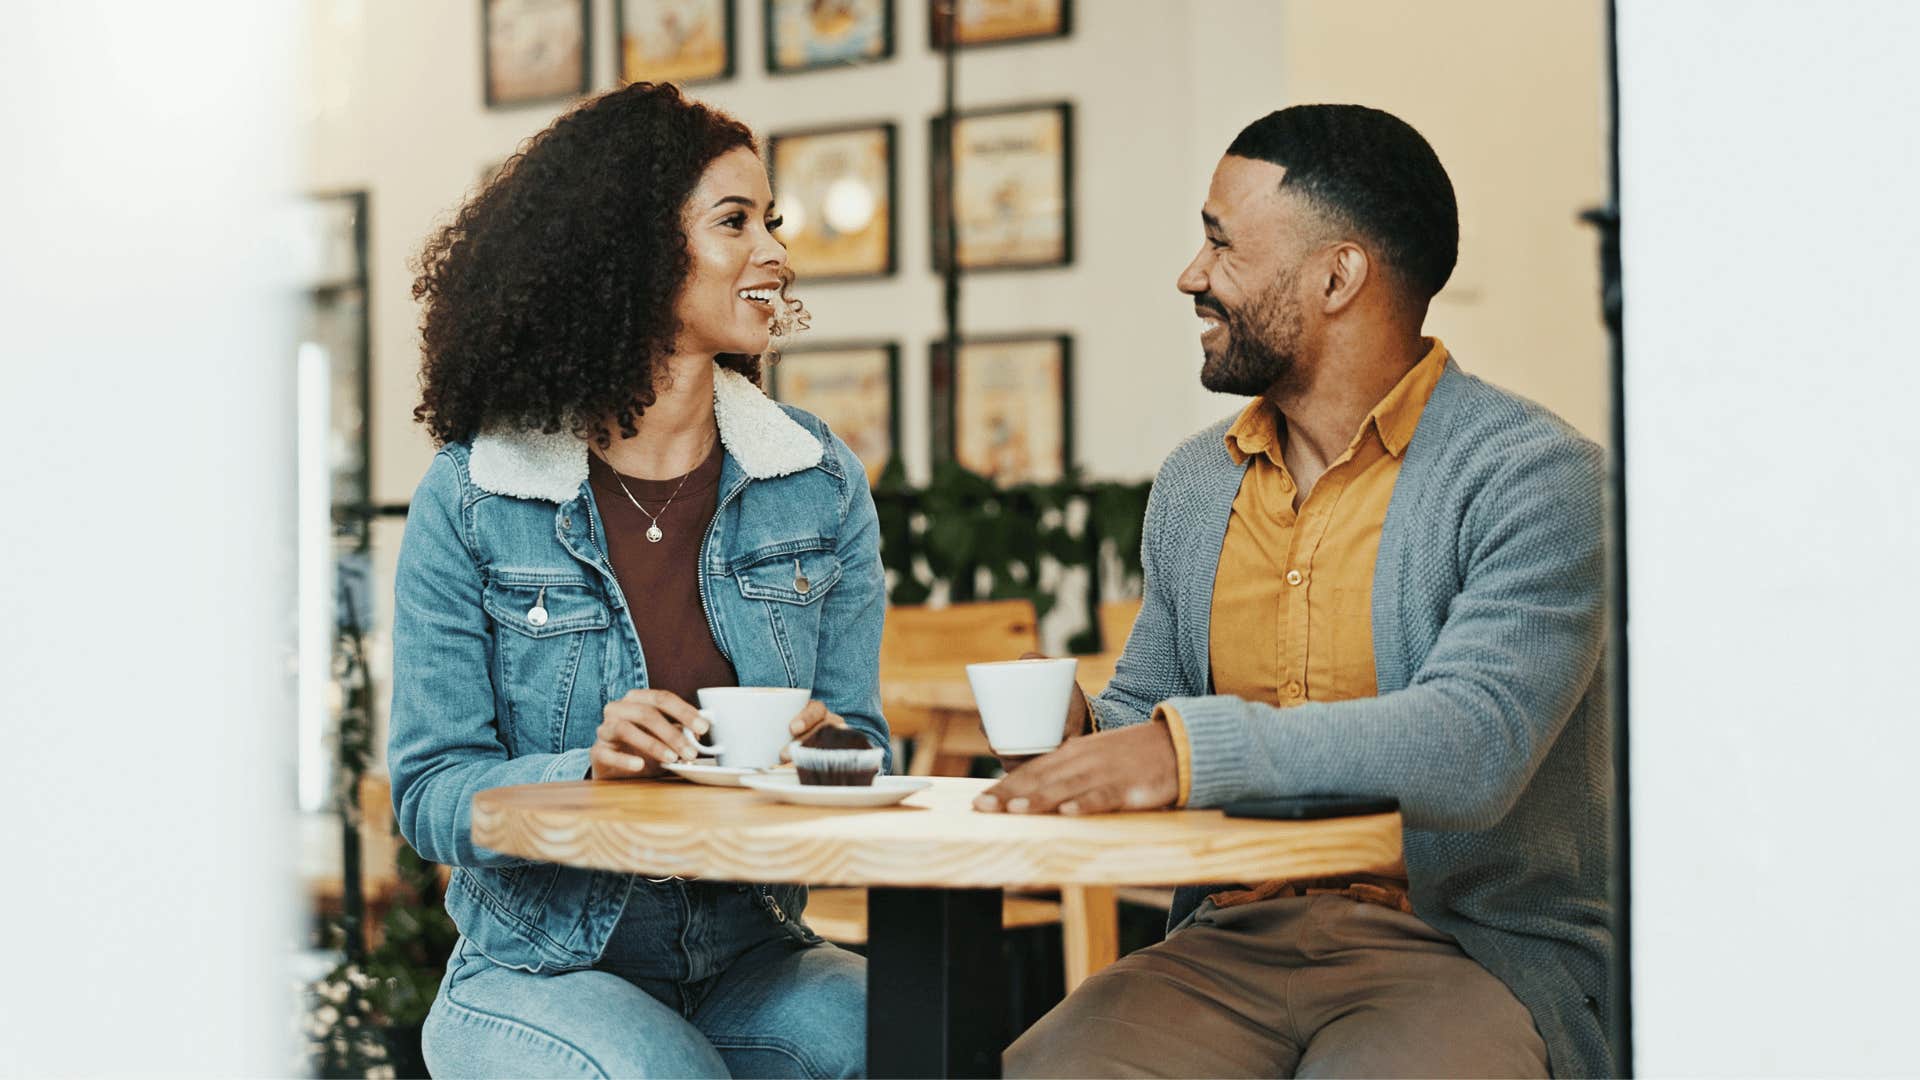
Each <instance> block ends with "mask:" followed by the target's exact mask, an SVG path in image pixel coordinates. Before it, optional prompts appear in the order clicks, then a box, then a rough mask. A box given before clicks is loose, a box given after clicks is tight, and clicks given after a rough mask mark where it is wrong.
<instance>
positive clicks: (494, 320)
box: [389, 84, 887, 1076]
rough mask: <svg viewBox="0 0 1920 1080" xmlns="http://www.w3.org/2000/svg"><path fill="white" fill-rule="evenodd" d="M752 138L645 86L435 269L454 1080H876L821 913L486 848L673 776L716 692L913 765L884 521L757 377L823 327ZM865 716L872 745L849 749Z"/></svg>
mask: <svg viewBox="0 0 1920 1080" xmlns="http://www.w3.org/2000/svg"><path fill="white" fill-rule="evenodd" d="M772 204H773V197H772V193H771V192H770V191H769V189H768V184H767V173H766V169H765V167H764V166H763V165H762V164H761V161H760V158H759V156H758V155H757V153H756V152H755V147H754V140H753V136H752V133H751V132H750V131H748V130H747V128H745V127H744V126H742V125H741V124H740V123H738V122H737V121H735V120H733V119H732V118H730V117H727V116H725V115H724V114H722V113H720V112H718V111H716V110H714V109H711V108H708V107H706V106H704V105H701V104H699V103H698V102H694V101H690V100H688V99H686V98H684V97H682V96H681V94H680V92H679V91H678V90H676V89H675V88H674V87H672V86H652V85H647V84H635V85H633V86H629V87H627V88H626V89H624V90H619V91H616V92H614V93H611V94H607V95H605V96H603V97H600V98H598V99H595V100H593V101H590V102H588V103H586V104H584V105H582V106H581V107H579V108H578V109H576V110H574V111H573V112H571V113H569V114H568V115H566V116H564V117H562V118H560V119H559V120H558V121H556V122H555V123H554V124H553V126H552V127H550V128H549V129H547V130H546V131H544V132H542V133H541V134H540V135H538V136H536V137H535V138H534V139H533V140H532V141H531V142H530V143H529V144H528V145H527V147H526V148H525V150H524V152H523V153H521V154H520V155H519V156H518V157H516V158H515V159H514V160H513V162H512V163H511V164H510V166H509V167H508V168H507V169H506V170H505V171H504V172H503V173H502V175H501V176H499V177H498V178H497V179H495V180H494V181H493V182H492V183H490V184H489V185H488V186H487V188H486V190H484V191H482V192H481V193H480V194H479V195H478V196H477V197H475V198H474V199H473V201H471V202H470V203H468V204H467V205H466V206H465V207H463V208H462V209H461V211H460V212H459V214H458V215H457V217H456V218H455V219H454V221H453V222H452V223H451V224H450V225H448V226H446V227H445V228H443V229H441V230H440V231H438V232H437V233H436V234H435V235H434V236H433V238H432V239H431V240H430V241H429V243H428V244H427V247H426V251H425V253H424V255H423V256H422V258H421V265H420V276H419V279H418V280H417V281H416V282H415V284H414V295H415V297H416V298H418V299H420V300H421V301H422V302H423V303H424V307H425V314H424V318H423V333H424V338H425V346H424V353H425V360H424V365H423V373H422V386H423V394H422V397H423V400H422V403H421V405H420V407H419V408H418V409H417V410H416V411H415V415H416V418H417V419H419V420H421V421H422V422H424V423H425V424H426V426H427V428H428V430H429V431H431V432H432V434H433V437H434V439H435V440H436V441H437V442H438V443H439V444H440V447H441V449H440V452H439V454H438V455H437V456H436V457H435V458H434V460H433V464H432V467H431V468H429V469H428V471H427V475H426V478H425V479H424V480H423V481H421V484H420V487H419V489H418V491H417V492H416V493H415V494H414V500H413V505H412V509H411V511H410V513H409V514H408V517H407V533H406V540H405V542H404V544H403V545H402V547H401V553H400V564H399V571H398V579H397V584H396V590H395V594H396V595H395V612H394V677H393V678H394V693H393V712H392V724H391V727H392V739H391V744H390V749H389V765H390V768H391V771H392V775H393V794H394V804H395V811H396V813H397V815H398V820H399V823H400V829H401V832H402V833H403V834H404V835H405V836H406V838H407V841H408V842H409V843H411V844H412V845H413V846H414V847H415V848H416V849H418V850H419V852H420V853H421V854H422V855H424V856H425V857H427V858H429V859H432V860H435V861H437V862H442V863H448V864H451V865H452V866H454V867H455V868H456V869H455V871H454V875H453V882H452V885H451V886H450V887H449V889H448V892H447V910H448V911H449V913H450V914H451V915H452V916H453V919H454V921H455V922H456V923H457V924H458V925H459V927H460V932H461V935H462V936H461V939H460V942H459V945H458V946H457V947H456V949H455V951H454V954H453V957H452V959H451V960H450V961H449V963H448V967H447V975H446V978H445V980H444V981H443V982H442V984H441V986H440V993H439V996H438V997H437V998H436V999H435V1001H434V1005H433V1010H432V1013H431V1014H430V1015H429V1017H428V1019H427V1024H426V1032H425V1050H426V1057H427V1062H428V1064H429V1066H430V1067H431V1069H432V1071H433V1072H434V1074H435V1075H440V1076H476V1075H511V1076H536V1075H538V1076H549V1075H559V1074H583V1073H584V1074H587V1075H615V1076H619V1075H641V1074H645V1075H669V1076H725V1075H728V1074H729V1073H731V1074H732V1075H736V1076H775V1075H777V1076H791V1075H808V1076H853V1075H858V1074H860V1073H861V1072H862V1071H863V1069H864V1065H865V1038H866V1017H865V1008H866V1006H865V982H866V975H865V968H864V965H863V962H862V961H861V960H860V959H859V958H858V957H856V956H854V955H852V954H850V953H847V952H843V951H841V950H838V949H835V948H834V947H832V946H830V945H827V944H825V943H823V942H822V941H821V940H820V939H819V937H818V936H816V935H815V934H814V933H813V932H812V931H811V930H809V929H808V928H807V927H806V925H805V924H804V923H803V922H802V921H801V919H800V916H801V912H802V911H803V909H804V908H805V905H806V890H805V889H804V888H800V887H797V886H783V885H742V884H733V883H725V882H710V881H685V880H680V879H673V878H670V879H664V880H651V879H648V878H644V877H635V876H630V875H622V874H609V873H599V872H589V871H585V870H575V869H568V868H564V867H560V866H554V865H550V864H541V863H530V862H527V861H526V860H522V859H515V858H510V857H507V856H504V855H500V854H497V853H494V852H490V851H487V850H484V849H481V848H477V847H475V846H474V844H473V841H472V838H471V834H470V818H469V813H470V806H471V802H472V798H473V795H474V793H475V792H478V791H482V790H485V789H487V788H493V787H499V786H501V785H505V784H525V783H538V782H544V781H554V780H583V779H587V778H592V779H594V780H624V779H630V778H634V777H651V776H657V775H660V774H661V772H662V771H663V766H664V765H665V764H667V763H671V762H675V761H682V760H691V759H692V758H693V757H694V756H695V755H696V753H697V752H696V751H695V750H694V748H693V738H694V737H697V736H700V735H703V734H704V733H705V731H706V724H705V722H704V721H703V720H702V719H701V718H700V717H699V715H698V714H697V712H696V711H695V710H694V708H693V706H692V705H690V704H689V703H688V702H689V699H691V698H693V696H694V693H693V692H694V691H695V690H696V689H698V688H700V687H703V686H726V685H742V686H799V687H810V688H812V691H813V696H814V698H815V699H816V700H814V701H813V702H812V703H811V704H810V705H809V706H808V707H807V709H806V711H805V712H803V713H801V715H799V716H797V717H795V718H794V721H793V724H792V730H793V732H794V734H795V735H796V736H798V735H803V734H805V733H807V732H808V731H810V730H811V729H812V728H814V727H817V726H819V725H821V724H841V723H845V724H847V725H849V726H851V727H853V728H855V729H856V730H859V731H861V732H862V733H864V734H865V735H867V736H868V737H869V738H871V739H873V740H874V742H875V743H876V744H877V745H880V746H885V745H887V730H886V724H885V721H884V720H882V719H881V716H880V709H879V696H878V686H877V683H876V670H877V663H878V656H879V648H880V622H881V617H882V612H883V607H884V598H883V577H882V571H881V567H880V552H879V541H878V524H877V520H876V517H875V514H874V508H873V499H872V496H871V495H870V494H869V492H868V489H867V481H866V474H865V472H864V470H863V469H862V468H861V466H860V464H859V462H858V460H857V459H856V458H855V457H854V456H853V453H852V451H850V450H849V449H848V448H847V446H846V444H844V443H843V442H841V441H840V440H839V439H838V438H836V437H834V436H833V435H832V434H831V433H830V432H828V431H827V429H826V427H825V425H823V424H822V423H821V422H820V421H819V420H817V419H815V418H814V417H812V416H809V415H807V414H806V413H803V412H800V411H798V410H794V409H786V408H783V407H782V406H779V405H776V404H775V403H773V402H772V401H770V400H768V399H767V398H766V397H765V395H763V394H762V393H761V392H760V390H759V388H758V386H757V382H758V379H759V373H760V360H759V357H760V356H761V355H762V354H764V353H766V352H767V351H768V350H769V346H770V335H771V333H772V331H773V330H774V329H776V328H777V329H779V330H782V331H789V330H792V329H794V328H796V325H797V324H800V323H802V322H803V316H804V309H802V308H801V307H800V305H799V304H798V303H797V302H795V301H793V300H791V299H790V298H789V297H788V296H787V287H788V285H789V284H790V283H791V280H792V275H791V274H790V273H789V271H788V270H787V265H786V251H785V249H784V248H783V247H782V246H781V244H780V242H779V241H778V240H776V239H774V236H773V230H774V229H775V228H777V227H778V226H779V221H778V219H777V218H776V217H775V216H774V210H773V205H772ZM843 718H844V720H843Z"/></svg>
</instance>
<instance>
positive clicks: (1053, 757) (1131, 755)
mask: <svg viewBox="0 0 1920 1080" xmlns="http://www.w3.org/2000/svg"><path fill="white" fill-rule="evenodd" d="M1179 797H1180V773H1179V766H1178V765H1177V764H1176V763H1175V760H1174V753H1173V734H1172V733H1171V732H1169V731H1168V730H1167V726H1166V725H1165V724H1156V723H1151V722H1149V723H1144V724H1134V725H1132V726H1131V727H1123V728H1119V729H1117V730H1114V731H1102V732H1100V733H1098V734H1095V735H1088V736H1085V737H1083V738H1077V739H1070V740H1068V741H1067V742H1066V743H1064V744H1062V745H1061V747H1060V749H1058V750H1055V751H1054V752H1053V753H1051V754H1043V755H1041V756H1040V757H1037V758H1034V759H1032V760H1031V761H1029V762H1028V763H1027V765H1026V767H1025V768H1022V769H1021V770H1020V771H1019V772H1016V773H1010V774H1008V776H1007V777H1006V779H1004V780H1002V781H1000V782H999V783H997V784H995V785H993V786H992V787H990V788H988V789H987V790H985V791H983V792H981V793H980V794H979V796H977V797H976V798H975V799H974V800H973V808H974V809H975V810H981V811H985V812H987V813H993V812H996V811H999V810H1006V811H1007V812H1009V813H1014V814H1047V813H1054V812H1058V813H1062V814H1104V813H1107V812H1109V811H1113V810H1158V809H1161V808H1163V807H1168V806H1172V805H1173V803H1174V800H1176V799H1178V798H1179Z"/></svg>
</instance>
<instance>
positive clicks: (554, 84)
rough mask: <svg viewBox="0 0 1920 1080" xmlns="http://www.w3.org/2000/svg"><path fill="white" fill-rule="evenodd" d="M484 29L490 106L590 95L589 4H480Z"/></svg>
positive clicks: (561, 0) (522, 0)
mask: <svg viewBox="0 0 1920 1080" xmlns="http://www.w3.org/2000/svg"><path fill="white" fill-rule="evenodd" d="M480 25H481V34H480V39H481V43H482V44H481V50H482V52H483V54H484V55H483V57H482V59H483V63H484V69H485V70H484V76H483V78H482V82H483V83H484V84H485V88H486V98H487V107H488V108H490V109H497V108H503V107H507V106H512V105H529V104H533V103H536V102H543V101H560V100H564V99H566V98H570V97H576V96H578V95H580V94H584V93H586V92H587V90H588V88H589V87H588V82H587V78H588V77H587V57H588V55H589V52H588V41H589V34H590V33H591V29H590V27H589V24H588V18H587V0H480Z"/></svg>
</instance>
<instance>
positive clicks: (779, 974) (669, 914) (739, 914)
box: [423, 879, 867, 1077]
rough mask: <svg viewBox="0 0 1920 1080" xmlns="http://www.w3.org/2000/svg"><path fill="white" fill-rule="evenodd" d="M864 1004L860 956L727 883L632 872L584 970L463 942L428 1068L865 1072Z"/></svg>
mask: <svg viewBox="0 0 1920 1080" xmlns="http://www.w3.org/2000/svg"><path fill="white" fill-rule="evenodd" d="M814 940H816V941H817V939H814ZM866 1001H867V972H866V962H865V961H864V960H862V959H861V958H860V957H858V956H855V955H854V954H852V953H849V952H846V951H844V950H842V949H836V948H834V947H833V946H832V945H827V944H810V943H808V942H807V941H803V940H801V939H800V938H799V937H797V936H795V935H794V934H791V933H787V932H783V931H782V930H781V929H780V928H778V927H775V926H774V925H773V923H772V922H771V920H769V919H767V918H766V916H765V915H764V914H763V913H761V912H760V911H759V910H758V908H757V907H756V906H755V905H754V902H753V900H752V897H751V896H750V895H749V894H746V893H744V892H740V891H738V890H737V889H736V888H735V887H734V886H731V885H724V884H722V885H715V884H709V883H704V882H679V881H675V882H659V883H654V882H645V881H644V880H642V879H636V883H635V885H634V887H633V888H632V889H631V890H630V893H629V897H628V902H627V909H626V912H625V914H623V916H622V918H621V921H620V925H619V927H618V928H617V929H616V931H615V934H614V938H613V940H612V941H611V942H610V943H609V944H608V947H607V951H606V954H605V955H604V956H603V957H602V960H601V962H600V964H598V965H596V966H595V967H594V968H592V969H588V970H582V971H566V972H559V973H556V974H533V973H531V972H527V971H524V970H521V969H518V968H510V967H506V966H503V965H500V964H496V963H494V962H493V961H492V960H489V959H488V958H487V957H486V956H484V955H482V954H481V953H480V951H479V950H478V949H477V948H475V947H474V946H473V945H472V944H470V943H469V942H467V941H466V940H465V939H464V938H463V939H461V941H460V943H459V944H458V945H457V946H456V947H455V949H454V953H453V957H452V959H450V960H449V961H448V963H447V975H446V978H445V979H444V980H442V982H441V984H440V993H439V996H438V997H436V998H435V999H434V1003H433V1010H432V1012H431V1013H430V1014H429V1015H428V1017H427V1023H426V1031H425V1033H424V1040H423V1042H424V1046H423V1048H424V1050H425V1052H426V1059H427V1066H428V1068H429V1069H430V1070H431V1071H432V1072H433V1074H434V1075H435V1076H436V1077H455V1076H529V1077H532V1076H592V1077H614V1076H742V1077H746V1076H805V1077H846V1076H861V1075H864V1074H865V1071H866V1054H867V1048H866V1039H867V1018H866V1009H867V1006H866Z"/></svg>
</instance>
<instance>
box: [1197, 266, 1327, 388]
mask: <svg viewBox="0 0 1920 1080" xmlns="http://www.w3.org/2000/svg"><path fill="white" fill-rule="evenodd" d="M1297 279H1298V272H1297V271H1295V272H1293V273H1289V274H1287V275H1286V276H1284V277H1282V278H1279V279H1277V280H1275V281H1274V283H1273V284H1272V286H1270V287H1269V288H1268V289H1267V291H1266V292H1264V293H1262V294H1261V295H1260V296H1259V298H1257V299H1256V300H1254V301H1253V302H1252V303H1251V304H1249V305H1248V306H1247V309H1246V310H1242V311H1228V310H1226V308H1225V307H1224V305H1220V304H1219V302H1218V301H1216V300H1213V299H1212V298H1211V297H1207V298H1205V299H1206V300H1208V301H1212V302H1211V303H1208V304H1205V305H1204V306H1208V307H1211V308H1212V309H1213V310H1214V311H1215V312H1217V313H1219V314H1221V315H1223V316H1224V317H1225V321H1226V330H1227V344H1226V348H1225V349H1223V350H1222V351H1221V352H1220V353H1219V354H1217V355H1216V354H1214V353H1211V352H1209V353H1207V355H1206V361H1205V363H1203V364H1202V365H1201V367H1200V385H1201V386H1204V387H1206V388H1207V389H1209V390H1212V391H1214V392H1215V393H1220V394H1239V395H1242V396H1245V397H1254V396H1256V395H1259V394H1264V393H1266V392H1267V391H1268V390H1270V389H1274V388H1276V387H1278V388H1281V389H1284V388H1285V387H1287V386H1290V385H1292V384H1293V383H1294V382H1297V381H1298V380H1299V379H1300V376H1301V372H1300V365H1299V363H1298V358H1297V354H1298V352H1299V348H1300V338H1301V334H1302V332H1303V331H1304V329H1305V327H1306V316H1305V315H1304V313H1302V311H1301V310H1300V303H1299V301H1298V299H1296V298H1295V296H1294V284H1295V282H1296V280H1297Z"/></svg>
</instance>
